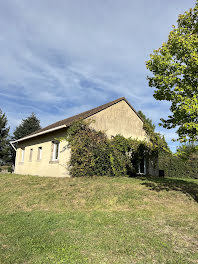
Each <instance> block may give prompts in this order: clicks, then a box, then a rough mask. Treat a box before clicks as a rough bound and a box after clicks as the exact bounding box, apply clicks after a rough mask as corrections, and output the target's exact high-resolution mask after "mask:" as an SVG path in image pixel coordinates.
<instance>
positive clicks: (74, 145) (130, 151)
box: [60, 120, 157, 177]
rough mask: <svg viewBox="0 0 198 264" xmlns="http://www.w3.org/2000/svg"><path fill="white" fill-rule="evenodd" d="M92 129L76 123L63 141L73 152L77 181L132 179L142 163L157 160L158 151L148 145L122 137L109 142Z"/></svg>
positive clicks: (82, 123)
mask: <svg viewBox="0 0 198 264" xmlns="http://www.w3.org/2000/svg"><path fill="white" fill-rule="evenodd" d="M89 125H90V122H85V121H82V120H80V121H77V122H74V123H73V124H72V125H71V126H70V127H69V128H68V130H67V134H66V136H65V137H63V138H61V139H60V140H66V141H67V142H68V147H69V148H70V149H71V158H70V161H69V169H70V174H71V175H72V176H74V177H79V176H94V175H100V176H104V175H106V176H121V175H122V176H126V175H133V174H135V171H137V164H138V163H139V162H140V160H141V159H143V158H144V157H145V158H147V159H148V158H149V157H153V156H156V153H157V148H156V146H155V147H153V144H151V143H149V142H146V141H140V140H137V139H131V138H128V139H127V138H124V137H123V136H121V135H116V136H115V137H112V138H111V139H109V138H107V136H106V134H105V133H103V132H102V131H96V130H95V129H93V128H91V127H90V126H89Z"/></svg>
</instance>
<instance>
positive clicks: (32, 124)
mask: <svg viewBox="0 0 198 264" xmlns="http://www.w3.org/2000/svg"><path fill="white" fill-rule="evenodd" d="M39 129H41V126H40V120H39V119H38V118H37V117H36V115H35V114H34V113H32V114H31V115H30V116H29V117H27V118H26V119H23V120H22V121H21V124H20V125H19V126H17V127H16V129H15V131H14V133H13V137H12V140H17V139H20V138H22V137H25V136H28V135H29V134H31V133H33V132H35V131H37V130H39ZM11 156H12V163H13V164H14V161H15V156H16V152H15V150H14V149H13V148H11Z"/></svg>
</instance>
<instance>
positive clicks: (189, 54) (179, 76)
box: [146, 1, 198, 142]
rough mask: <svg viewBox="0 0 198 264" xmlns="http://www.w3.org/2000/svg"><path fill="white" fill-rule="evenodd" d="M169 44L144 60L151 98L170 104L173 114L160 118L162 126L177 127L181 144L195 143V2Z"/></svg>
mask: <svg viewBox="0 0 198 264" xmlns="http://www.w3.org/2000/svg"><path fill="white" fill-rule="evenodd" d="M177 23H178V27H175V26H173V30H172V31H171V32H170V34H169V38H168V41H167V42H166V43H163V45H162V47H161V48H159V49H158V50H154V53H153V54H151V55H150V60H149V61H147V64H146V65H147V68H148V69H149V70H150V71H151V72H152V73H153V75H154V76H153V77H148V80H149V86H151V87H155V88H156V90H155V92H154V97H155V99H157V100H160V101H161V100H166V101H169V102H170V103H171V107H170V110H171V112H172V114H171V115H170V116H168V119H167V120H165V119H161V121H162V123H161V125H163V127H165V128H168V129H171V128H175V127H177V128H178V129H177V133H178V135H179V139H178V140H180V142H194V141H197V140H198V78H197V74H198V34H197V32H198V1H196V4H195V7H194V9H190V10H189V11H187V12H185V13H184V14H183V15H180V16H179V18H178V20H177Z"/></svg>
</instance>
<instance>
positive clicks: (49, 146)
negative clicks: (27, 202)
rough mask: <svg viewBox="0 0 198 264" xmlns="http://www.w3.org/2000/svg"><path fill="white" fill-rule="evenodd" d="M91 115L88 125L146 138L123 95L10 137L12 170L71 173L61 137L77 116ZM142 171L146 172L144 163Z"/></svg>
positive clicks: (34, 173)
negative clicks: (13, 148) (16, 137)
mask: <svg viewBox="0 0 198 264" xmlns="http://www.w3.org/2000/svg"><path fill="white" fill-rule="evenodd" d="M80 118H81V119H84V120H88V119H92V120H93V121H94V122H92V123H91V125H90V126H92V127H93V128H95V129H96V130H101V131H104V132H105V133H106V134H107V136H108V137H111V136H115V135H117V134H121V135H123V136H124V137H126V138H129V137H132V138H136V139H139V140H148V139H147V136H146V133H145V131H144V129H143V120H142V119H141V117H140V116H139V115H138V114H137V112H136V111H135V110H134V108H133V107H132V106H131V105H130V104H129V102H128V101H127V100H126V99H125V98H124V97H122V98H119V99H117V100H115V101H112V102H109V103H107V104H104V105H101V106H99V107H96V108H94V109H91V110H89V111H86V112H83V113H81V114H79V115H76V116H73V117H70V118H67V119H64V120H61V121H58V122H56V123H53V124H51V125H49V126H47V127H45V128H43V129H40V130H39V131H36V132H35V133H33V134H31V135H29V136H27V137H24V138H21V139H19V140H17V141H13V142H12V144H17V149H16V160H15V173H17V174H29V175H39V176H51V177H70V175H69V171H68V166H67V163H68V162H69V159H70V149H69V148H68V147H67V142H66V141H61V142H59V141H58V138H59V137H64V136H65V134H66V131H67V129H68V127H69V126H70V125H71V124H72V122H73V121H76V120H78V119H80ZM141 170H142V171H141V172H142V173H145V169H144V166H142V168H141Z"/></svg>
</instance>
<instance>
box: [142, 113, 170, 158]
mask: <svg viewBox="0 0 198 264" xmlns="http://www.w3.org/2000/svg"><path fill="white" fill-rule="evenodd" d="M138 114H139V115H140V117H141V118H142V119H143V121H144V124H143V128H144V130H145V131H146V134H147V136H148V138H149V140H150V143H151V144H152V151H153V153H155V155H156V156H157V153H158V152H159V151H165V152H171V151H170V149H169V147H168V144H167V142H166V140H165V138H164V136H162V135H161V134H160V133H157V132H155V125H154V124H153V122H152V120H151V119H149V118H147V117H146V116H145V115H144V113H143V112H142V111H138Z"/></svg>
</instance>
